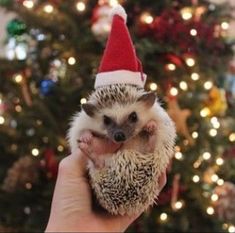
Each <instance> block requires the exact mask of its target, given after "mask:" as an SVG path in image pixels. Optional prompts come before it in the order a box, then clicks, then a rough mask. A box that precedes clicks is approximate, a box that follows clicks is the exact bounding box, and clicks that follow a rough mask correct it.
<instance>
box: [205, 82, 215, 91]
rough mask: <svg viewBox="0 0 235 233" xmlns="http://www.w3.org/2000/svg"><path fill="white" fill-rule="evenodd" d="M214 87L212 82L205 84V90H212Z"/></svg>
mask: <svg viewBox="0 0 235 233" xmlns="http://www.w3.org/2000/svg"><path fill="white" fill-rule="evenodd" d="M212 86H213V83H212V82H211V81H206V82H205V83H204V88H205V89H206V90H210V89H211V88H212Z"/></svg>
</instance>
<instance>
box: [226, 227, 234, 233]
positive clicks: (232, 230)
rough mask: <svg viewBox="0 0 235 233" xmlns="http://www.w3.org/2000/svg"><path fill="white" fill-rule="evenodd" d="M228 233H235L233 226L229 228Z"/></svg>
mask: <svg viewBox="0 0 235 233" xmlns="http://www.w3.org/2000/svg"><path fill="white" fill-rule="evenodd" d="M228 232H229V233H234V232H235V226H233V225H231V226H229V228H228Z"/></svg>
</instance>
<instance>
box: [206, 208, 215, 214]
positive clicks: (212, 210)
mask: <svg viewBox="0 0 235 233" xmlns="http://www.w3.org/2000/svg"><path fill="white" fill-rule="evenodd" d="M206 212H207V214H208V215H213V214H214V213H215V210H214V208H213V207H212V206H209V207H208V208H207V209H206Z"/></svg>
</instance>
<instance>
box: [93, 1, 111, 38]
mask: <svg viewBox="0 0 235 233" xmlns="http://www.w3.org/2000/svg"><path fill="white" fill-rule="evenodd" d="M111 11H112V7H111V6H110V5H109V4H104V5H101V6H100V5H97V6H96V7H95V8H94V10H93V16H92V26H91V30H92V32H93V34H94V35H95V37H96V38H97V39H104V38H106V37H107V35H108V34H109V32H110V30H111V17H110V14H111Z"/></svg>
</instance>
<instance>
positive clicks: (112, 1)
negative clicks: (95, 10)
mask: <svg viewBox="0 0 235 233" xmlns="http://www.w3.org/2000/svg"><path fill="white" fill-rule="evenodd" d="M118 4H119V3H118V0H109V5H110V6H112V7H114V6H117V5H118Z"/></svg>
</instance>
